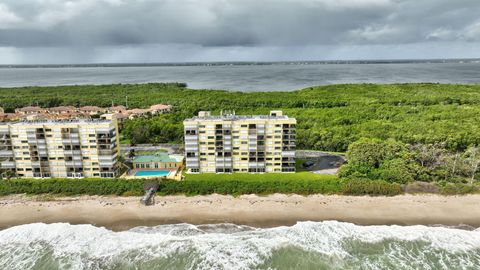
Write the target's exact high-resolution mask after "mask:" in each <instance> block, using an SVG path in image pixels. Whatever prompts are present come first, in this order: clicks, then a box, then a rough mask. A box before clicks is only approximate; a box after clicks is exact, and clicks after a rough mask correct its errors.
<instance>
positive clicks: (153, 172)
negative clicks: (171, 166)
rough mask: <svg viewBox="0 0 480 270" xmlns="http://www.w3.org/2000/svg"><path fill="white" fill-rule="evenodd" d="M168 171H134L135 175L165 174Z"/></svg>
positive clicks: (160, 175)
mask: <svg viewBox="0 0 480 270" xmlns="http://www.w3.org/2000/svg"><path fill="white" fill-rule="evenodd" d="M169 173H170V171H168V170H161V171H138V172H136V173H135V176H140V177H141V176H157V177H162V176H167V175H168V174H169Z"/></svg>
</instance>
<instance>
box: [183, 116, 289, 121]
mask: <svg viewBox="0 0 480 270" xmlns="http://www.w3.org/2000/svg"><path fill="white" fill-rule="evenodd" d="M287 119H295V118H290V117H288V116H286V115H282V116H269V115H231V116H230V115H218V116H217V115H215V116H194V117H192V118H188V119H185V121H196V120H209V121H215V120H217V121H239V120H287Z"/></svg>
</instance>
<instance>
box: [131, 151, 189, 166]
mask: <svg viewBox="0 0 480 270" xmlns="http://www.w3.org/2000/svg"><path fill="white" fill-rule="evenodd" d="M183 160H184V156H183V155H169V154H168V153H162V152H160V153H156V154H152V155H141V156H137V157H135V158H134V159H133V161H132V164H133V168H134V169H173V168H180V167H181V166H182V165H183Z"/></svg>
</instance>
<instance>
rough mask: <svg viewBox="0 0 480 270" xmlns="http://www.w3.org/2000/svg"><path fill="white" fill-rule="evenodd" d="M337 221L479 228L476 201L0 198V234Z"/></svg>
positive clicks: (468, 198)
mask: <svg viewBox="0 0 480 270" xmlns="http://www.w3.org/2000/svg"><path fill="white" fill-rule="evenodd" d="M323 220H338V221H344V222H352V223H355V224H360V225H373V224H398V225H417V224H421V225H434V224H442V225H451V226H456V225H460V224H465V225H470V226H473V227H480V195H467V196H450V197H444V196H438V195H402V196H396V197H367V196H365V197H350V196H324V195H312V196H299V195H283V194H274V195H270V196H265V197H262V196H256V195H244V196H240V197H237V198H234V197H232V196H224V195H209V196H195V197H185V196H165V197H156V203H155V205H151V206H144V205H142V204H140V203H139V197H103V196H80V197H47V198H46V197H31V196H28V197H27V196H24V195H15V196H6V197H0V228H2V229H3V228H7V227H11V226H15V225H19V224H26V223H34V222H43V223H55V222H68V223H71V224H84V223H89V224H94V225H96V226H105V227H107V228H111V229H113V230H124V229H128V228H131V227H136V226H154V225H159V224H171V223H183V222H185V223H192V224H207V223H223V222H228V223H235V224H245V225H251V226H256V227H271V226H280V225H293V224H295V223H296V222H297V221H323Z"/></svg>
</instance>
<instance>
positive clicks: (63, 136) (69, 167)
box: [0, 120, 119, 177]
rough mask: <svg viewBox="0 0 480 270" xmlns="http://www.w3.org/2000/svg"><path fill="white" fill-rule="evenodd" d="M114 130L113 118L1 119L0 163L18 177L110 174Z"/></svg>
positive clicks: (113, 161) (115, 154) (114, 151)
mask: <svg viewBox="0 0 480 270" xmlns="http://www.w3.org/2000/svg"><path fill="white" fill-rule="evenodd" d="M117 134H118V129H117V124H116V121H115V120H112V121H106V120H69V121H30V122H16V123H2V124H0V165H1V166H2V167H4V168H11V169H14V170H15V171H16V173H17V175H18V176H19V177H114V176H116V175H117V166H116V165H117V160H118V156H119V138H118V136H117ZM1 138H3V140H2V139H1ZM2 157H3V158H2Z"/></svg>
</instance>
